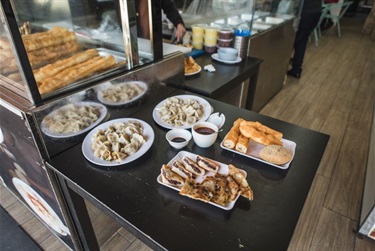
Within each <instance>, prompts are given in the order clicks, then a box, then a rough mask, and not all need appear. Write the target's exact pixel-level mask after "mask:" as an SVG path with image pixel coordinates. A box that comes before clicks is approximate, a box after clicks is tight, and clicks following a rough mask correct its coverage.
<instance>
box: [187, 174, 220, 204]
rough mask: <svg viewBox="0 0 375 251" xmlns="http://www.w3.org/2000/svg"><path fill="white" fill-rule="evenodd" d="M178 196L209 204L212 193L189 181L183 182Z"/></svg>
mask: <svg viewBox="0 0 375 251" xmlns="http://www.w3.org/2000/svg"><path fill="white" fill-rule="evenodd" d="M180 194H181V195H184V196H187V197H190V198H192V199H196V200H201V201H204V202H210V200H211V198H212V196H213V194H212V192H211V191H210V190H208V189H207V188H206V187H203V186H201V185H200V184H198V183H195V182H194V181H193V180H190V179H189V180H186V181H185V184H184V186H183V187H182V188H181V191H180Z"/></svg>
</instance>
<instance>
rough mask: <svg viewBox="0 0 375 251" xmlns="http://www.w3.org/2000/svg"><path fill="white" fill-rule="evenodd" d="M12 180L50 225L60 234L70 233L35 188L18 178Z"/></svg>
mask: <svg viewBox="0 0 375 251" xmlns="http://www.w3.org/2000/svg"><path fill="white" fill-rule="evenodd" d="M12 182H13V184H14V186H15V188H16V189H17V191H18V192H19V193H20V195H21V196H22V198H23V199H24V200H25V201H26V203H27V204H28V205H29V206H30V207H31V209H32V210H33V211H34V212H35V213H36V214H37V215H38V216H39V217H40V218H41V219H42V220H43V221H44V222H45V223H46V224H47V225H48V226H50V227H51V228H52V229H53V230H54V231H56V232H57V233H58V234H60V235H63V236H66V235H68V234H70V232H69V230H68V228H67V227H66V226H65V225H64V224H63V222H62V221H61V220H60V218H59V216H58V215H57V214H56V212H55V211H54V210H53V209H52V208H51V207H50V205H48V203H47V202H46V201H45V200H44V199H43V198H42V197H41V196H40V195H39V194H38V193H37V192H36V191H35V190H34V189H32V188H31V187H30V186H29V185H27V184H26V183H25V182H24V181H22V180H20V179H18V178H13V179H12Z"/></svg>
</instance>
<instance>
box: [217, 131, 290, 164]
mask: <svg viewBox="0 0 375 251" xmlns="http://www.w3.org/2000/svg"><path fill="white" fill-rule="evenodd" d="M224 140H225V138H224V139H223V141H222V142H221V143H220V146H221V148H223V149H225V150H228V151H231V152H234V153H237V154H240V155H243V156H245V157H248V158H251V159H255V160H258V161H261V162H264V163H267V164H269V165H271V166H274V167H277V168H280V169H288V168H289V165H290V163H291V162H292V161H293V158H294V154H295V151H296V146H297V144H296V143H295V142H293V141H290V140H287V139H281V142H283V146H284V147H285V148H286V149H288V150H289V152H290V153H291V154H292V159H291V160H290V161H289V162H288V163H286V164H284V165H276V164H273V163H270V162H268V161H265V160H263V159H262V158H261V157H260V156H259V152H260V150H262V149H263V148H264V147H265V146H264V145H262V144H259V143H256V142H254V141H252V140H249V145H248V147H247V152H246V153H242V152H239V151H236V150H235V149H230V148H227V147H225V146H224V145H223V143H224Z"/></svg>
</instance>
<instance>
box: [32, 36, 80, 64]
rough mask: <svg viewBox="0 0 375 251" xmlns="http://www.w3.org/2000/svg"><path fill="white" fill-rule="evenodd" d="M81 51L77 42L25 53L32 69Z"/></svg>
mask: <svg viewBox="0 0 375 251" xmlns="http://www.w3.org/2000/svg"><path fill="white" fill-rule="evenodd" d="M80 49H81V46H80V45H79V44H78V43H77V41H70V42H67V43H63V44H60V45H56V46H49V47H45V48H41V49H39V50H34V51H30V52H28V53H27V56H28V57H29V61H30V64H31V66H32V67H35V66H38V65H40V64H42V63H44V64H45V63H49V61H52V60H56V59H59V58H61V57H64V56H67V55H69V54H72V53H73V52H76V51H78V50H80Z"/></svg>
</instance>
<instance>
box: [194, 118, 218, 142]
mask: <svg viewBox="0 0 375 251" xmlns="http://www.w3.org/2000/svg"><path fill="white" fill-rule="evenodd" d="M218 130H219V129H218V128H217V126H216V125H215V124H213V123H210V122H198V123H196V124H195V125H193V127H192V128H191V133H192V134H193V139H194V142H195V144H197V145H198V146H199V147H201V148H207V147H210V146H212V145H213V144H214V143H215V141H216V139H217V135H218Z"/></svg>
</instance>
